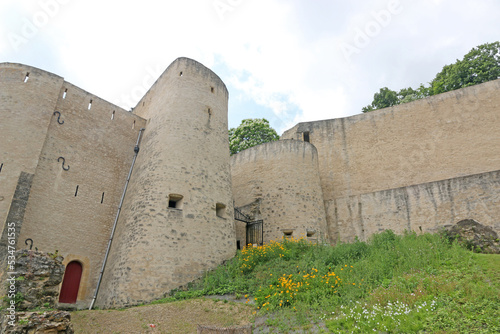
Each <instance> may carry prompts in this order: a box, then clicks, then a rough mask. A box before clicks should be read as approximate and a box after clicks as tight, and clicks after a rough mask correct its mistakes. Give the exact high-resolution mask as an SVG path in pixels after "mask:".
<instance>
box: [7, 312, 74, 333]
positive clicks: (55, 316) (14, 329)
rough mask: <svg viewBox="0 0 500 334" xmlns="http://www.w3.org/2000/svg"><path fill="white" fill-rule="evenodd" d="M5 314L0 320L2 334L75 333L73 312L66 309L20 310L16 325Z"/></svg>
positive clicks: (16, 317)
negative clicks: (40, 311) (72, 321)
mask: <svg viewBox="0 0 500 334" xmlns="http://www.w3.org/2000/svg"><path fill="white" fill-rule="evenodd" d="M9 321H11V320H10V319H9V318H8V317H6V316H5V315H4V316H2V321H1V322H0V333H2V334H28V333H30V334H31V333H34V334H35V333H36V334H73V333H74V330H73V325H72V324H71V314H70V313H69V312H66V311H50V312H44V313H41V314H40V313H39V312H18V313H17V314H16V316H15V320H14V321H15V324H14V326H10V325H9V324H8V322H9Z"/></svg>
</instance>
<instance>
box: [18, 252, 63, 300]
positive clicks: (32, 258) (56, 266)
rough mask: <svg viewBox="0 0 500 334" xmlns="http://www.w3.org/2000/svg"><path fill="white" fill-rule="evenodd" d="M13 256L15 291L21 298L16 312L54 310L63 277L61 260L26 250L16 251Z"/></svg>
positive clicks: (57, 257)
mask: <svg viewBox="0 0 500 334" xmlns="http://www.w3.org/2000/svg"><path fill="white" fill-rule="evenodd" d="M15 256H16V265H15V270H14V271H15V272H16V275H15V277H16V278H17V280H16V289H17V290H16V291H17V293H20V294H21V295H22V296H23V300H22V302H20V303H19V304H18V305H16V308H17V310H29V309H34V308H36V307H46V308H55V307H56V304H57V302H58V297H59V284H60V283H61V282H62V279H63V276H64V269H65V267H64V265H63V264H62V260H63V258H62V257H61V256H58V255H57V254H46V253H42V252H37V251H30V250H26V249H22V250H19V251H17V252H16V254H15Z"/></svg>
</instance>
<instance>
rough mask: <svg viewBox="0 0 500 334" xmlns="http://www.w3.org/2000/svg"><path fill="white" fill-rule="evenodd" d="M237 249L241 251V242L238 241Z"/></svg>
mask: <svg viewBox="0 0 500 334" xmlns="http://www.w3.org/2000/svg"><path fill="white" fill-rule="evenodd" d="M236 249H241V243H240V241H239V240H236Z"/></svg>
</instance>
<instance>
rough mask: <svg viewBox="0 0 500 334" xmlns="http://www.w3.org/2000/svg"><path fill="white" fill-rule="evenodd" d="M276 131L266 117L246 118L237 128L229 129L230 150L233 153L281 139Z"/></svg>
mask: <svg viewBox="0 0 500 334" xmlns="http://www.w3.org/2000/svg"><path fill="white" fill-rule="evenodd" d="M279 139H280V136H278V133H276V130H274V129H273V128H272V127H271V126H270V125H269V121H268V120H267V119H265V118H254V119H244V120H242V121H241V124H240V125H239V126H238V127H237V128H231V129H229V150H230V151H231V155H233V154H236V153H238V152H241V151H243V150H246V149H247V148H250V147H253V146H257V145H260V144H264V143H267V142H270V141H276V140H279Z"/></svg>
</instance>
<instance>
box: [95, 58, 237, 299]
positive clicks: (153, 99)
mask: <svg viewBox="0 0 500 334" xmlns="http://www.w3.org/2000/svg"><path fill="white" fill-rule="evenodd" d="M227 101H228V92H227V89H226V87H225V85H224V83H223V82H222V81H221V80H220V78H219V77H218V76H217V75H215V74H214V73H213V72H212V71H210V70H209V69H207V68H206V67H204V66H203V65H201V64H200V63H198V62H196V61H194V60H191V59H187V58H179V59H177V60H176V61H174V62H173V63H172V64H171V65H170V66H169V67H168V69H167V70H166V71H165V72H164V73H163V74H162V75H161V77H160V78H159V79H158V80H157V81H156V83H155V84H154V85H153V87H152V88H151V89H150V90H149V92H148V93H147V94H146V95H145V96H144V97H143V99H142V100H141V101H140V102H139V103H138V105H137V107H136V108H135V109H134V113H135V114H137V115H139V116H141V117H144V118H146V119H148V122H147V125H146V130H145V132H144V136H143V139H142V142H141V144H140V147H141V148H140V152H139V155H138V158H137V163H136V166H135V168H134V172H133V174H132V177H131V182H130V185H129V189H128V193H127V196H126V198H125V202H124V206H123V211H122V216H121V218H120V220H119V222H118V227H117V230H116V237H115V240H114V241H113V246H112V249H111V252H110V258H109V261H108V266H107V268H106V271H105V275H104V280H103V285H102V287H101V290H100V292H99V296H98V299H97V305H100V306H105V307H112V306H118V305H132V304H138V303H142V302H146V301H149V300H152V299H155V298H159V297H161V296H162V295H163V294H165V293H166V292H168V291H169V290H171V289H174V288H178V287H179V286H181V285H184V284H186V283H188V282H190V281H193V280H194V279H196V278H198V277H200V276H201V274H202V273H203V272H204V271H206V270H208V269H211V268H214V267H215V266H217V265H218V264H220V263H221V262H223V261H224V260H227V259H229V258H231V257H232V256H234V254H235V250H236V242H235V234H234V222H233V219H232V217H233V205H232V192H231V175H230V167H229V143H228V136H227Z"/></svg>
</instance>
